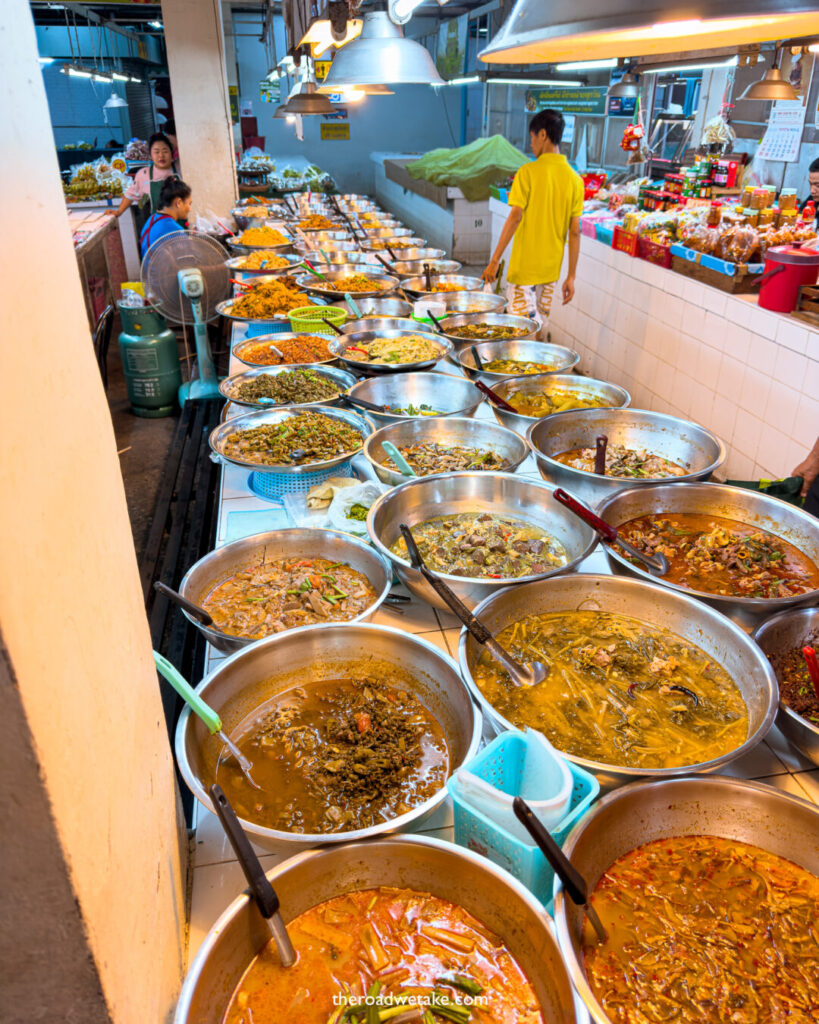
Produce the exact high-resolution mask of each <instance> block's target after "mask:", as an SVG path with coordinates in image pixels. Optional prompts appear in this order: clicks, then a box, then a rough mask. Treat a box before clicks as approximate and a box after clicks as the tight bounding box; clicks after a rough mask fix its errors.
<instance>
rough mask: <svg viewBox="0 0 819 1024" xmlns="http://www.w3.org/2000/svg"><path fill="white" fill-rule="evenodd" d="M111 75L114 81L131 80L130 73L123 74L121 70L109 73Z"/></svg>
mask: <svg viewBox="0 0 819 1024" xmlns="http://www.w3.org/2000/svg"><path fill="white" fill-rule="evenodd" d="M111 77H112V78H113V79H114V81H115V82H130V81H131V76H130V75H123V74H122V72H121V71H115V72H114V73H113V74H112V75H111Z"/></svg>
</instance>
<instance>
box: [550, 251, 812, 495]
mask: <svg viewBox="0 0 819 1024" xmlns="http://www.w3.org/2000/svg"><path fill="white" fill-rule="evenodd" d="M550 330H551V333H552V340H553V341H554V342H555V343H557V344H566V345H569V346H570V347H572V348H574V349H576V350H577V351H578V352H579V353H580V355H581V361H580V367H579V368H580V369H581V370H582V371H583V372H584V373H587V374H589V375H590V376H593V377H599V378H602V379H604V380H609V381H612V382H613V383H615V384H620V385H621V386H622V387H624V388H626V389H627V390H628V391H629V392H630V393H631V396H632V402H631V404H632V406H634V407H635V408H640V409H653V410H655V411H657V412H664V413H670V414H671V415H674V416H680V417H683V418H685V419H690V420H694V421H695V422H697V423H700V424H702V425H703V426H705V427H707V428H709V429H710V430H713V431H714V432H715V433H716V434H718V435H719V437H720V438H722V440H723V441H724V442H725V444H726V445H727V447H728V459H727V461H726V463H725V465H724V467H723V470H722V473H721V476H724V477H725V478H728V479H735V480H751V479H759V478H762V477H766V478H771V479H776V478H779V477H784V476H788V475H789V474H790V472H791V470H792V469H793V468H794V466H796V465H797V464H798V463H800V462H801V461H802V459H803V458H804V457H805V455H806V454H807V453H808V451H809V450H810V448H811V446H812V445H813V443H814V441H815V440H816V437H817V435H819V330H815V329H813V328H811V327H809V326H807V325H806V324H804V323H803V322H801V321H799V320H796V319H795V318H793V317H789V316H783V315H782V314H779V313H771V312H768V311H767V310H764V309H760V308H759V307H758V306H757V304H756V298H755V297H754V296H733V295H729V294H726V293H725V292H722V291H719V290H718V289H716V288H712V287H711V286H709V285H704V284H700V283H699V282H698V281H694V280H691V279H690V278H687V277H683V276H682V275H681V274H677V273H675V272H674V271H672V270H665V269H664V268H662V267H657V266H655V265H654V264H651V263H647V262H646V261H645V260H641V259H635V258H633V257H630V256H627V255H625V253H621V252H618V251H617V250H615V249H611V248H610V247H609V246H606V245H604V244H603V243H601V242H597V241H595V240H593V239H591V238H588V237H586V236H584V237H583V238H582V239H581V243H580V260H579V263H578V269H577V279H576V291H575V297H574V300H573V301H572V302H571V303H570V304H569V305H567V306H562V305H560V302H559V298H557V297H556V298H555V304H554V306H553V307H552V316H551V321H550Z"/></svg>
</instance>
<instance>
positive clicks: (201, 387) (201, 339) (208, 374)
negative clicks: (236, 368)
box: [177, 269, 222, 405]
mask: <svg viewBox="0 0 819 1024" xmlns="http://www.w3.org/2000/svg"><path fill="white" fill-rule="evenodd" d="M177 280H178V281H179V287H180V288H181V290H182V294H183V295H185V296H186V297H187V298H188V299H190V304H191V310H192V312H193V338H194V344H195V346H196V362H197V364H198V366H199V377H198V379H197V380H190V381H186V382H185V383H184V384H183V385H182V386H181V387H180V388H179V404H180V405H184V404H185V402H187V401H188V399H196V398H221V397H222V395H221V392H220V391H219V378H218V377H217V376H216V367H215V366H214V363H213V353H212V352H211V349H210V342H209V341H208V330H207V324H206V323H205V320H204V317H203V315H202V302H201V299H202V293H203V292H204V288H205V285H204V281H203V280H202V273H201V271H199V270H196V269H188V270H180V271H179V272H178V274H177Z"/></svg>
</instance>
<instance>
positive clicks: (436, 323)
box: [427, 309, 446, 334]
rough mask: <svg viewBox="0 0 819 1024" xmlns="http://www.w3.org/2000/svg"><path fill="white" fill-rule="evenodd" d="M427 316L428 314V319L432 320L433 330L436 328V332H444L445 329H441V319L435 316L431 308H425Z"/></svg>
mask: <svg viewBox="0 0 819 1024" xmlns="http://www.w3.org/2000/svg"><path fill="white" fill-rule="evenodd" d="M427 316H428V317H429V318H430V320H431V321H432V324H433V326H434V327H435V330H436V331H437V332H438V333H439V334H446V331H445V330H444V329H443V327H441V321H440V320H439V319H438V317H437V316H436V315H435V314H434V313H433V312H432V310H431V309H428V310H427Z"/></svg>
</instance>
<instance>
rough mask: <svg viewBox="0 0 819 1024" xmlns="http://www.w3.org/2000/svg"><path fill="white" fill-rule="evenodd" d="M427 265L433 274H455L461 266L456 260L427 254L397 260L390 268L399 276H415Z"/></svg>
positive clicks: (422, 271) (421, 272)
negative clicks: (419, 257) (422, 256)
mask: <svg viewBox="0 0 819 1024" xmlns="http://www.w3.org/2000/svg"><path fill="white" fill-rule="evenodd" d="M396 255H398V254H397V253H396ZM402 255H403V254H402ZM427 265H428V266H429V269H430V270H431V271H432V273H433V274H457V273H458V271H459V270H460V269H461V267H462V266H463V264H462V263H459V262H458V261H457V260H445V259H440V258H439V259H432V258H430V257H428V256H427V257H424V258H423V259H417V260H411V259H406V260H399V261H398V262H397V263H393V264H392V269H393V270H394V271H395V273H396V274H398V276H399V277H417V276H419V275H421V274H423V273H424V267H425V266H427Z"/></svg>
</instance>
